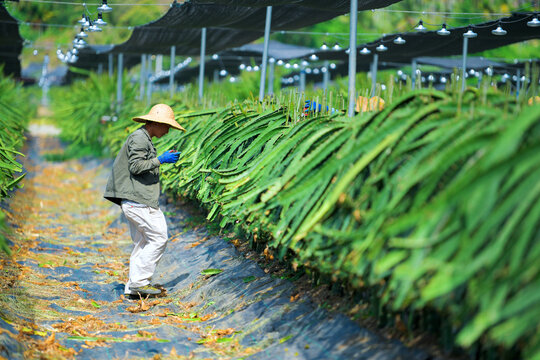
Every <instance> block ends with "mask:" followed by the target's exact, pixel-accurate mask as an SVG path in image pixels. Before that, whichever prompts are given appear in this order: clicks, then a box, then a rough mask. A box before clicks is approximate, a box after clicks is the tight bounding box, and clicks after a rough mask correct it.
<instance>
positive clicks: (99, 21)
mask: <svg viewBox="0 0 540 360" xmlns="http://www.w3.org/2000/svg"><path fill="white" fill-rule="evenodd" d="M94 24H96V25H98V26H106V25H107V23H106V22H105V21H103V14H102V13H98V15H97V20H96V21H94Z"/></svg>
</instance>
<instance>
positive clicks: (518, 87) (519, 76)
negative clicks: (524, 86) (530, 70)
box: [516, 69, 521, 98]
mask: <svg viewBox="0 0 540 360" xmlns="http://www.w3.org/2000/svg"><path fill="white" fill-rule="evenodd" d="M516 75H517V80H516V98H517V97H519V90H520V88H521V69H517V74H516Z"/></svg>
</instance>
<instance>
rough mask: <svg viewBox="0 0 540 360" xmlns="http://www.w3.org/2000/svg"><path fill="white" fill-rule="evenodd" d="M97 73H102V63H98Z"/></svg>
mask: <svg viewBox="0 0 540 360" xmlns="http://www.w3.org/2000/svg"><path fill="white" fill-rule="evenodd" d="M97 73H98V75H101V74H103V63H99V64H98V67H97Z"/></svg>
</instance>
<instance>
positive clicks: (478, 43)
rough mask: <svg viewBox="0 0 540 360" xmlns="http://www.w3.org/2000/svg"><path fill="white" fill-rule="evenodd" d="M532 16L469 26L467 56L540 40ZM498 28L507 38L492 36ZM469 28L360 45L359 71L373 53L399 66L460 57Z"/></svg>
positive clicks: (332, 56) (329, 55) (322, 54)
mask: <svg viewBox="0 0 540 360" xmlns="http://www.w3.org/2000/svg"><path fill="white" fill-rule="evenodd" d="M534 15H535V13H515V14H513V15H512V16H510V17H506V18H502V19H499V20H494V21H489V22H486V23H481V24H477V25H472V26H471V29H472V30H473V31H474V32H476V33H477V34H478V36H477V37H476V38H471V39H469V40H468V53H470V54H473V53H478V52H481V51H485V50H491V49H495V48H498V47H501V46H505V45H510V44H513V43H517V42H523V41H527V40H532V39H539V38H540V27H530V26H527V22H528V21H530V20H532V18H533V17H534ZM499 25H501V26H502V27H503V28H504V30H506V31H507V34H506V35H503V36H500V35H493V34H492V33H491V31H492V30H494V29H496V28H497V26H499ZM468 28H469V27H466V26H465V27H457V28H453V29H450V28H449V30H450V35H447V36H441V35H439V34H438V33H437V31H427V32H410V33H397V34H392V35H386V36H384V37H382V38H380V39H377V40H375V41H372V42H369V43H366V44H362V45H359V46H358V51H360V50H361V49H362V48H364V47H365V48H367V49H368V50H370V51H371V54H369V55H361V54H360V53H359V54H358V55H357V62H358V66H359V69H363V70H367V69H369V64H370V63H371V61H372V59H373V54H374V53H377V54H379V60H380V61H391V62H398V63H399V62H402V63H407V62H409V63H410V62H411V61H412V60H413V59H414V58H418V57H425V56H438V57H440V56H452V55H461V54H462V53H463V34H464V33H465V32H466V31H467V30H468ZM398 36H401V38H403V39H404V40H405V41H406V43H405V44H402V45H397V44H394V40H395V39H396V38H397V37H398ZM380 44H383V45H385V46H386V47H387V48H388V50H386V51H384V52H379V51H377V50H376V47H377V46H379V45H380ZM315 55H316V56H318V57H319V59H321V60H341V61H348V58H349V55H348V54H347V53H346V50H337V51H336V50H319V51H317V52H316V53H315ZM306 59H307V57H306Z"/></svg>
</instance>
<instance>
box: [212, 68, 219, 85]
mask: <svg viewBox="0 0 540 360" xmlns="http://www.w3.org/2000/svg"><path fill="white" fill-rule="evenodd" d="M218 81H219V70H218V69H214V80H213V82H214V83H217V82H218Z"/></svg>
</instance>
